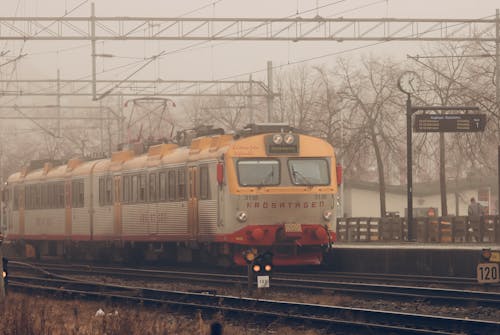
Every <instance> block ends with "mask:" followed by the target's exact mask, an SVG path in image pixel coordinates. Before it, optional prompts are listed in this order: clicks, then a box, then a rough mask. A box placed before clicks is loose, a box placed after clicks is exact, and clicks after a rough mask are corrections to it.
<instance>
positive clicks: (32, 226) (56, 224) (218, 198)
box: [2, 123, 341, 266]
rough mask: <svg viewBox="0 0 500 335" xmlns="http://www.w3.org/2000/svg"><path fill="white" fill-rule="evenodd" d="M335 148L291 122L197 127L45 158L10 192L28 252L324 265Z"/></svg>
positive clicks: (9, 234) (7, 188)
mask: <svg viewBox="0 0 500 335" xmlns="http://www.w3.org/2000/svg"><path fill="white" fill-rule="evenodd" d="M340 173H341V172H339V169H337V164H336V160H335V153H334V148H333V147H332V145H330V144H329V143H328V142H326V141H325V140H323V139H321V138H319V137H315V136H310V135H307V134H305V133H302V132H300V131H298V130H296V129H294V128H293V127H290V126H288V125H285V124H274V123H272V124H251V125H247V126H246V127H244V128H243V129H241V130H240V131H237V132H233V133H226V132H225V131H224V130H222V129H220V128H213V127H210V126H204V127H199V128H197V129H192V130H189V131H187V130H186V131H182V132H178V134H177V136H176V140H175V141H162V142H160V143H156V144H154V143H151V144H149V145H145V144H144V143H141V142H136V143H131V144H129V145H127V146H123V147H122V148H121V150H118V151H116V152H113V153H112V154H111V157H102V158H99V159H83V158H73V159H69V160H68V161H66V162H57V161H36V162H33V163H31V164H30V165H29V166H27V167H25V168H23V169H21V171H19V172H17V173H14V174H12V175H10V176H9V177H8V179H7V182H6V183H5V185H4V188H3V191H2V197H3V203H4V208H3V216H4V217H3V218H4V225H5V228H6V231H5V239H6V242H7V243H8V244H9V246H10V248H12V249H13V250H16V252H17V253H18V254H20V255H22V256H24V257H34V258H40V257H45V256H46V257H60V258H64V259H68V260H71V259H83V260H103V261H104V260H110V261H126V260H130V261H132V260H137V261H141V260H142V261H151V262H161V261H173V262H195V261H198V260H199V261H202V262H208V263H211V264H217V265H223V266H231V265H245V264H246V263H245V258H244V255H245V253H246V252H248V250H253V252H256V253H257V254H260V253H265V252H271V253H272V255H273V263H274V265H277V266H294V265H319V264H321V263H322V262H323V261H324V259H325V255H326V254H328V251H329V250H330V248H331V246H332V244H333V243H334V242H335V240H336V236H335V228H336V227H335V226H336V208H337V206H338V204H337V203H338V198H337V196H338V195H337V190H338V186H339V184H340V179H341V178H340Z"/></svg>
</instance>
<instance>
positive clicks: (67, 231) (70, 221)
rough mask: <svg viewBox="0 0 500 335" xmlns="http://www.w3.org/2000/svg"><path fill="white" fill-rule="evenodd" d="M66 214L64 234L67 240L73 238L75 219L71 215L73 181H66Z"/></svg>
mask: <svg viewBox="0 0 500 335" xmlns="http://www.w3.org/2000/svg"><path fill="white" fill-rule="evenodd" d="M63 187H64V212H65V216H66V220H65V221H66V224H65V229H64V233H65V235H66V237H67V238H69V237H71V234H72V225H73V217H72V213H71V179H67V180H65V181H64V186H63Z"/></svg>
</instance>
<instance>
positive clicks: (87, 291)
mask: <svg viewBox="0 0 500 335" xmlns="http://www.w3.org/2000/svg"><path fill="white" fill-rule="evenodd" d="M9 288H10V289H12V288H15V289H18V290H36V291H48V292H58V293H64V294H71V295H74V294H77V295H79V296H83V295H84V296H87V297H94V298H114V299H122V300H127V301H135V302H141V303H154V304H163V305H171V306H176V307H186V308H194V309H203V310H208V311H213V312H217V311H218V312H220V311H223V312H225V313H226V314H234V313H236V314H238V315H240V316H244V317H246V316H248V315H252V316H254V317H258V318H259V317H271V318H273V319H277V320H281V321H286V322H288V321H296V322H301V323H303V322H308V324H310V325H312V326H319V327H324V326H329V327H331V326H335V327H339V326H343V327H348V328H349V329H350V330H352V328H353V327H355V328H357V329H358V330H359V329H365V330H367V329H370V330H372V331H373V330H376V331H378V332H397V333H398V334H441V335H442V334H463V333H464V332H465V333H467V334H479V333H481V334H497V333H499V332H500V322H493V321H481V320H472V319H461V318H448V317H437V316H431V315H422V314H412V313H399V312H388V311H380V310H373V309H361V308H350V307H339V306H326V305H317V304H305V303H293V302H285V301H276V300H259V299H252V298H239V297H232V296H223V295H210V294H200V293H192V292H181V291H168V290H158V289H149V288H143V287H133V286H123V285H110V284H102V283H96V282H90V281H68V280H59V279H50V278H45V277H17V278H16V280H13V281H11V283H9Z"/></svg>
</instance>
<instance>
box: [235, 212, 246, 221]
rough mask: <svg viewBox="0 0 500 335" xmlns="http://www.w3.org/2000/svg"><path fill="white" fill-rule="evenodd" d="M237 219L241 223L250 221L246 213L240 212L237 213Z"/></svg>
mask: <svg viewBox="0 0 500 335" xmlns="http://www.w3.org/2000/svg"><path fill="white" fill-rule="evenodd" d="M236 219H237V220H238V221H239V222H242V223H243V222H246V221H247V220H248V214H247V212H245V211H239V212H238V213H236Z"/></svg>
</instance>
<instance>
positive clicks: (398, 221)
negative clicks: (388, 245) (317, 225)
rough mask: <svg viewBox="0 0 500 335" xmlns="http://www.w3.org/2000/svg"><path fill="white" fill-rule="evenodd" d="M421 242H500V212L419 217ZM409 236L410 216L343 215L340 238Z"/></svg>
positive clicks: (366, 239)
mask: <svg viewBox="0 0 500 335" xmlns="http://www.w3.org/2000/svg"><path fill="white" fill-rule="evenodd" d="M413 220H414V222H415V224H416V238H417V242H423V243H462V242H472V243H474V242H483V243H484V242H486V243H500V220H499V216H498V215H486V216H482V217H480V218H477V219H473V218H470V217H467V216H447V217H416V218H414V219H413ZM407 240H408V225H407V222H406V218H401V217H392V216H391V217H383V218H370V217H360V218H339V219H337V241H339V242H377V241H380V242H386V241H387V242H389V241H391V242H397V241H407Z"/></svg>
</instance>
